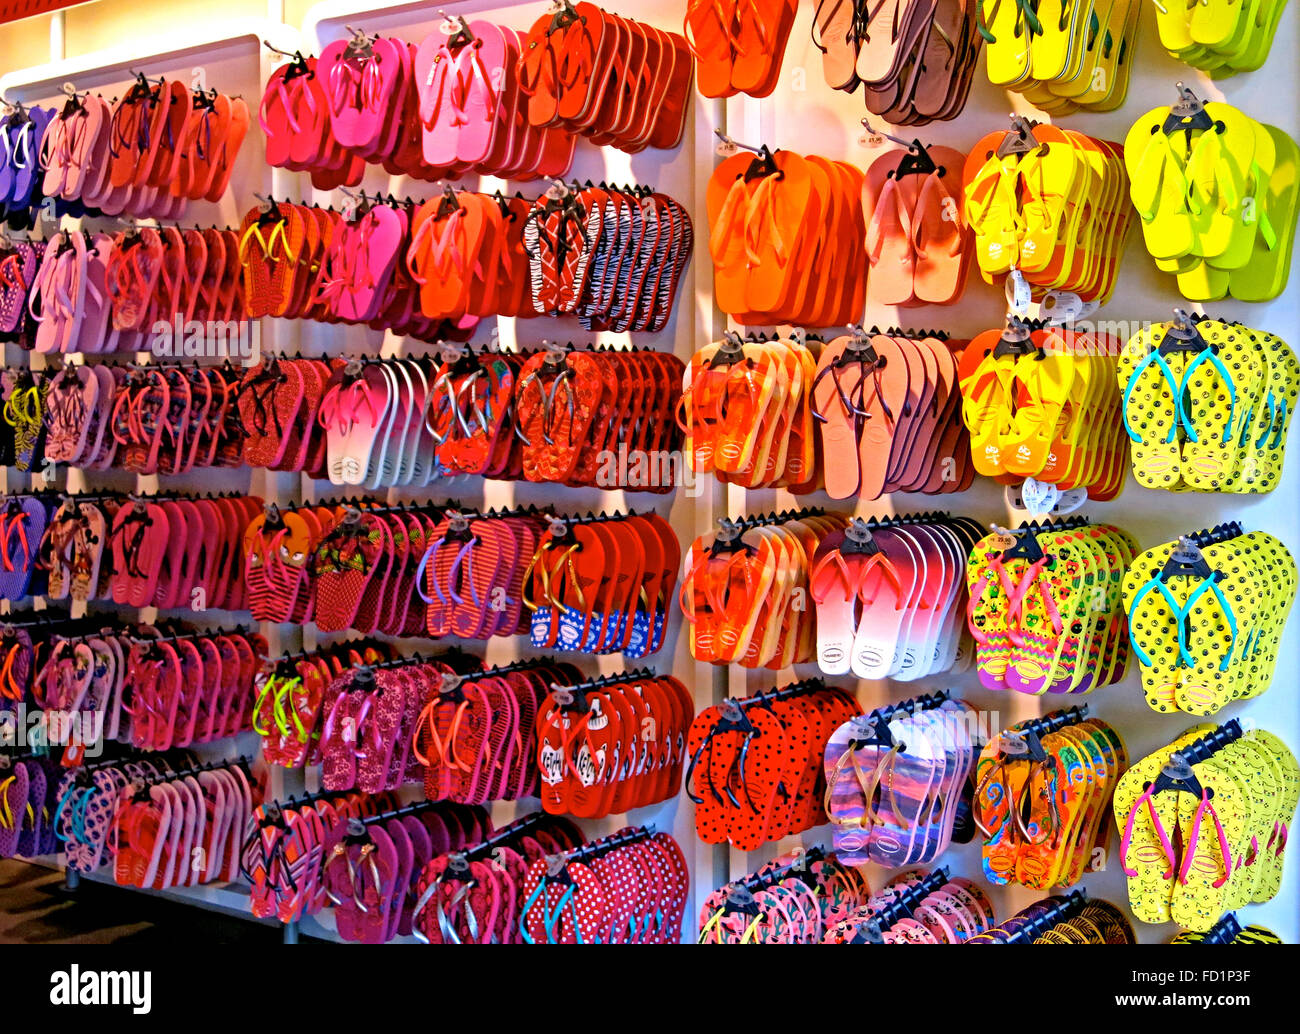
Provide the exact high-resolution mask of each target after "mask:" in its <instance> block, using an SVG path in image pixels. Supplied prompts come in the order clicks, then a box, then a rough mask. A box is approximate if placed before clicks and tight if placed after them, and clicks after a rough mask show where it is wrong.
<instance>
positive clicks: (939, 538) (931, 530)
mask: <svg viewBox="0 0 1300 1034" xmlns="http://www.w3.org/2000/svg"><path fill="white" fill-rule="evenodd" d="M983 534H984V528H983V526H982V525H980V524H978V523H976V522H975V521H973V520H971V519H970V518H968V517H948V516H946V515H943V514H924V515H918V516H904V517H899V518H893V517H890V518H884V519H880V520H875V519H873V520H864V519H862V518H861V517H854V518H853V519H852V520H851V521H850V522H849V524H848V526H847V527H845V528H844V529H843V530H842V531H833V532H831V533H830V534H829V535H827V536H826V537H825V538H823V539H822V540H821V542H820V543H819V544H818V546H817V550H816V552H815V553H814V554H813V556H812V569H811V573H810V575H809V591H810V594H811V596H812V599H813V602H814V603H815V604H816V616H817V666H818V667H819V668H821V670H822V671H823V672H825V673H826V674H827V675H845V674H848V672H849V671H850V670H851V671H852V672H853V674H854V675H856V676H857V677H858V678H862V679H885V678H888V679H892V680H893V681H895V682H912V681H914V680H916V679H919V678H922V677H924V676H926V675H930V674H937V673H939V672H945V671H953V670H955V669H957V668H964V667H965V666H966V665H967V664H968V663H969V661H970V656H971V650H970V644H969V642H968V641H967V639H966V636H965V635H964V632H965V626H964V622H963V621H962V617H963V615H964V614H965V612H966V581H965V571H966V556H967V555H968V554H969V552H970V549H971V547H972V546H973V545H974V544H975V542H976V541H977V540H978V539H979V538H980V537H981V536H983Z"/></svg>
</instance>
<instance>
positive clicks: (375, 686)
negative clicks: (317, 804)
mask: <svg viewBox="0 0 1300 1034" xmlns="http://www.w3.org/2000/svg"><path fill="white" fill-rule="evenodd" d="M478 667H479V665H478V662H477V661H476V660H474V658H472V657H465V656H459V655H447V657H446V658H435V659H431V660H428V661H426V660H423V659H422V658H419V657H413V658H401V657H397V658H394V659H393V660H390V661H379V662H377V663H376V664H374V665H369V664H362V665H356V666H354V667H352V668H350V669H348V670H347V671H344V672H342V673H341V674H340V675H339V676H338V677H337V678H335V679H334V680H333V681H331V682H330V683H329V684H328V685H327V686H326V687H325V689H324V692H323V694H322V697H321V703H320V715H321V725H320V757H321V785H322V786H323V787H324V788H325V789H326V790H350V789H352V788H353V787H356V788H357V789H359V790H361V791H362V792H363V793H379V792H380V791H382V790H398V789H401V788H402V787H403V786H405V785H406V784H407V783H411V782H417V781H418V780H419V779H420V776H421V774H422V771H423V765H424V762H423V755H421V754H420V752H419V750H418V744H417V743H416V739H417V732H418V728H419V726H420V724H421V723H422V722H423V721H424V716H423V715H422V714H421V708H422V707H424V706H425V704H426V701H427V700H428V698H429V695H430V694H431V693H433V692H436V690H437V687H438V686H439V685H440V684H441V683H440V679H441V678H442V676H444V675H447V676H451V677H455V676H456V675H457V674H458V673H468V672H470V671H472V670H474V669H476V668H478ZM490 718H491V711H490V708H488V709H486V714H482V713H480V714H476V715H475V716H474V718H473V719H472V720H471V721H470V722H469V723H467V725H469V726H473V727H475V728H476V729H477V730H478V732H479V733H480V735H481V736H484V737H485V736H486V734H487V729H486V727H485V726H483V725H482V722H483V720H484V719H488V720H490ZM472 735H473V733H472V732H471V731H470V729H469V728H467V729H466V736H467V737H470V736H472ZM482 742H483V741H482V740H480V741H479V745H480V747H481V744H482ZM466 754H467V756H466V758H465V763H466V766H467V771H466V772H465V773H459V772H458V773H457V774H463V777H464V779H465V783H466V785H467V786H469V788H470V789H471V790H472V789H477V788H478V785H479V777H480V775H483V776H484V777H485V778H486V773H482V772H481V767H482V765H483V757H482V754H481V753H480V755H479V756H478V757H476V758H471V757H469V756H468V751H467V752H466ZM502 760H503V759H502V758H500V757H494V758H493V763H494V764H499V763H500V762H501V761H502ZM494 778H495V774H494ZM471 784H472V785H471ZM442 796H443V797H451V796H452V795H451V794H443V795H442Z"/></svg>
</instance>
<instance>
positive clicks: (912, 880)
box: [822, 867, 996, 944]
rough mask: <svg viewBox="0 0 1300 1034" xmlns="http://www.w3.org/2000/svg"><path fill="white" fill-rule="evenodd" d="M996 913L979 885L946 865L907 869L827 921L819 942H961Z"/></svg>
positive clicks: (979, 931)
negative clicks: (934, 867) (861, 900)
mask: <svg viewBox="0 0 1300 1034" xmlns="http://www.w3.org/2000/svg"><path fill="white" fill-rule="evenodd" d="M994 922H996V918H995V916H994V914H993V903H992V902H991V901H989V899H988V895H987V894H985V893H984V890H983V889H982V888H981V887H980V886H979V884H977V883H975V882H973V881H972V880H968V879H966V878H965V877H962V876H953V875H952V874H951V873H950V872H949V871H948V869H947V867H943V868H939V869H935V870H934V871H933V872H928V873H927V872H926V871H925V870H924V869H909V870H907V871H905V872H901V873H899V874H898V875H897V876H895V877H893V879H891V880H890V881H889V882H888V883H887V884H885V885H884V886H883V887H881V888H880V890H878V891H876V892H875V893H874V894H872V895H870V896H869V897H868V899H867V900H866V901H865V902H864V903H863V904H861V905H858V906H857V907H856V908H853V909H852V910H850V911H849V913H848V914H847V915H846V916H844V917H842V918H840V919H838V920H837V921H836V922H835V923H833V924H831V925H829V926H828V927H827V929H826V933H825V935H824V936H823V938H822V943H823V944H965V943H967V942H969V941H972V940H974V939H975V938H977V937H979V936H981V935H982V934H986V933H987V932H988V931H989V930H990V929H991V928H992V927H993V924H994Z"/></svg>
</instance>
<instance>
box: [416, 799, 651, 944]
mask: <svg viewBox="0 0 1300 1034" xmlns="http://www.w3.org/2000/svg"><path fill="white" fill-rule="evenodd" d="M408 825H409V822H408ZM414 832H415V836H414V837H413V838H412V839H413V841H414V840H417V839H418V831H414ZM431 839H432V851H431V853H430V854H428V855H427V856H425V857H424V858H423V859H421V858H420V856H419V851H418V850H417V852H416V855H417V864H416V865H415V866H413V867H412V876H411V893H410V897H409V898H408V901H409V902H410V910H411V930H410V932H411V933H412V934H413V935H414V936H415V938H416V940H418V941H420V942H422V943H424V944H521V943H523V938H522V936H521V934H520V930H519V916H520V914H521V913H522V912H523V910H524V908H525V907H526V905H527V898H526V897H525V895H524V880H525V878H526V877H527V874H528V870H529V868H531V866H532V865H533V864H534V863H536V862H538V861H543V860H545V859H546V858H548V857H551V856H554V855H561V854H563V853H565V852H566V851H571V850H573V849H574V848H577V847H581V846H582V845H583V844H585V843H586V838H585V837H584V836H583V834H582V831H581V830H580V829H578V827H577V826H576V825H574V824H573V823H571V822H569V821H568V820H566V819H562V818H558V817H556V816H553V815H546V814H544V813H542V812H533V813H532V814H530V815H525V816H524V817H523V818H520V819H516V820H515V821H514V822H511V823H510V824H509V825H507V826H502V827H501V828H500V829H496V830H492V831H491V833H490V835H486V836H484V835H480V836H476V837H466V838H457V837H455V836H453V837H451V838H450V839H448V838H438V837H437V836H436V835H435V836H433V837H432V838H431ZM630 923H631V921H630V918H629V928H628V929H629V933H636V932H638V931H634V930H633V929H632V928H631V925H630Z"/></svg>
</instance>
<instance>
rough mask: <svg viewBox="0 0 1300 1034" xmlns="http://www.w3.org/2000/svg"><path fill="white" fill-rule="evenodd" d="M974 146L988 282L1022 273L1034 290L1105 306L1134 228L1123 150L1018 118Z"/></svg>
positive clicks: (974, 217) (969, 212)
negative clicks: (1009, 127)
mask: <svg viewBox="0 0 1300 1034" xmlns="http://www.w3.org/2000/svg"><path fill="white" fill-rule="evenodd" d="M1011 121H1012V127H1013V128H1012V130H1011V132H1009V133H1003V132H996V133H989V134H988V135H987V136H985V137H984V138H983V139H981V140H980V141H978V142H977V143H976V144H975V146H974V147H972V148H971V151H970V157H969V158H967V160H966V167H965V171H964V174H963V181H964V183H965V188H964V189H965V195H966V209H965V213H964V214H965V217H966V221H967V222H968V223H969V224H970V227H971V229H972V230H973V231H974V233H975V257H976V259H977V261H978V262H979V268H980V273H981V275H982V276H983V277H984V280H985V282H986V283H990V284H992V283H997V282H999V281H1000V280H1001V279H1002V278H1003V277H1005V276H1007V275H1008V274H1010V273H1012V271H1013V270H1014V271H1018V273H1019V274H1020V275H1021V276H1023V278H1024V279H1025V281H1027V282H1028V284H1029V285H1030V286H1031V288H1039V289H1041V290H1043V291H1049V290H1054V291H1070V292H1073V293H1074V294H1077V295H1078V296H1079V297H1080V298H1081V299H1083V300H1085V301H1097V302H1099V303H1104V302H1105V301H1106V300H1107V299H1108V298H1109V297H1110V295H1111V292H1113V291H1114V290H1115V283H1116V281H1117V279H1118V277H1119V257H1120V255H1121V253H1122V252H1123V249H1124V241H1125V239H1126V238H1127V237H1128V233H1129V230H1130V229H1131V228H1132V225H1133V207H1132V205H1130V204H1129V203H1128V200H1127V199H1128V193H1129V180H1128V173H1127V172H1126V171H1125V168H1124V148H1123V147H1122V146H1121V145H1119V144H1116V143H1111V142H1109V141H1106V140H1094V139H1093V138H1092V137H1090V136H1085V135H1084V134H1082V133H1076V132H1074V131H1073V130H1068V129H1061V128H1060V127H1059V126H1046V125H1039V124H1037V123H1034V122H1029V121H1027V120H1025V119H1023V118H1021V117H1020V116H1018V115H1015V116H1012V120H1011Z"/></svg>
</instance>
